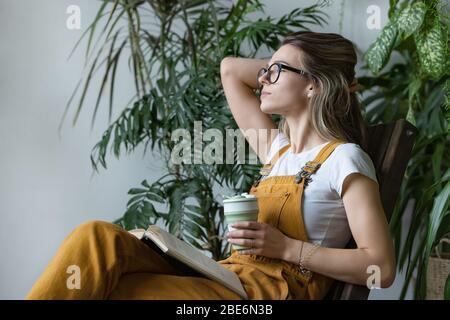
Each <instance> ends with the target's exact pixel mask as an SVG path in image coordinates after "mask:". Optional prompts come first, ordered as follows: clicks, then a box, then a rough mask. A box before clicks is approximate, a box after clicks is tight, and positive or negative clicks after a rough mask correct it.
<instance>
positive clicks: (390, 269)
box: [380, 260, 397, 289]
mask: <svg viewBox="0 0 450 320" xmlns="http://www.w3.org/2000/svg"><path fill="white" fill-rule="evenodd" d="M396 269H397V267H396V264H395V260H392V261H386V262H385V263H384V264H383V266H382V267H381V275H380V287H381V288H382V289H385V288H389V287H390V286H392V284H393V283H394V281H395V276H396V273H397V272H396Z"/></svg>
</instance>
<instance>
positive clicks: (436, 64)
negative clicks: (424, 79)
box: [414, 16, 448, 79]
mask: <svg viewBox="0 0 450 320" xmlns="http://www.w3.org/2000/svg"><path fill="white" fill-rule="evenodd" d="M446 29H447V28H446V27H445V26H443V25H442V23H441V21H440V19H439V16H436V17H435V19H434V21H432V22H431V23H430V24H427V25H424V26H423V27H422V28H421V29H420V31H419V32H418V33H416V34H414V36H415V37H414V38H415V42H416V45H417V53H418V55H419V60H420V64H421V68H422V70H423V72H424V73H426V74H427V75H429V76H431V77H433V78H435V79H436V78H439V77H440V76H441V75H442V74H444V72H446V71H447V66H448V61H447V58H448V53H447V43H448V39H447V30H446Z"/></svg>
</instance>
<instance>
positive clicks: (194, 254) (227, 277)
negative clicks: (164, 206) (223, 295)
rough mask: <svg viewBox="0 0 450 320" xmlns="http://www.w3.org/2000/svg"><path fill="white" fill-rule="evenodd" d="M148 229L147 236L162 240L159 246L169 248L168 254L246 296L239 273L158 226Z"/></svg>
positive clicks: (156, 240) (158, 240) (156, 241)
mask: <svg viewBox="0 0 450 320" xmlns="http://www.w3.org/2000/svg"><path fill="white" fill-rule="evenodd" d="M147 231H148V232H147V233H146V234H147V236H149V237H151V238H152V240H153V241H155V243H156V244H158V242H160V243H159V244H158V246H160V247H161V245H162V246H165V247H166V248H167V254H169V255H172V256H174V257H175V258H177V259H179V260H181V261H183V262H184V263H186V264H188V265H189V266H191V267H193V268H195V269H196V270H198V271H200V272H202V273H203V274H205V275H207V276H209V277H211V278H213V279H214V280H216V281H218V282H220V283H222V284H224V285H226V286H227V287H229V286H230V285H231V286H232V287H233V289H234V290H238V291H239V292H240V293H242V294H244V295H245V296H246V294H245V291H244V289H243V287H242V284H241V281H240V279H239V277H238V276H237V274H236V273H234V272H232V271H230V270H228V269H226V268H224V267H223V266H222V265H220V264H219V263H218V262H217V261H215V260H214V259H211V258H209V257H208V256H206V255H205V254H204V253H203V252H202V251H201V250H199V249H197V248H195V247H193V246H191V245H189V244H188V243H186V242H184V241H182V240H180V239H178V238H177V237H175V236H174V235H172V234H170V233H169V232H167V231H165V230H163V229H161V228H159V227H158V226H155V225H153V226H150V227H149V228H148V230H147ZM158 238H159V239H158ZM230 289H231V288H230Z"/></svg>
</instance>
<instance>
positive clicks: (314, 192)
mask: <svg viewBox="0 0 450 320" xmlns="http://www.w3.org/2000/svg"><path fill="white" fill-rule="evenodd" d="M327 143H328V142H327ZM327 143H324V144H321V145H318V146H316V147H314V148H312V149H310V150H306V151H304V152H301V153H297V154H293V153H292V147H290V148H289V149H288V150H287V151H286V152H285V153H284V154H283V155H282V156H281V157H280V158H279V159H278V161H277V162H276V163H275V165H274V166H273V168H272V171H271V172H270V174H269V176H268V177H271V176H279V175H295V174H297V173H298V172H299V171H300V170H301V168H302V167H303V166H304V165H305V164H306V162H307V161H312V160H314V158H315V157H316V156H317V154H318V153H319V152H320V150H321V149H322V148H323V147H324V146H326V145H327ZM286 144H289V139H288V138H287V137H286V136H285V135H284V134H283V133H281V132H279V133H278V135H277V136H276V137H275V139H274V140H273V142H272V145H271V147H270V150H269V153H268V159H269V160H270V159H272V157H273V156H274V154H275V153H276V152H277V151H279V150H280V149H281V148H282V147H283V146H285V145H286ZM354 172H358V173H361V174H363V175H365V176H367V177H369V178H371V179H372V180H374V181H375V182H377V183H378V180H377V177H376V171H375V168H374V165H373V162H372V160H371V158H370V157H369V155H368V154H367V153H366V152H364V150H363V149H361V147H360V146H359V145H357V144H355V143H344V144H341V145H339V146H337V147H336V149H335V150H334V151H333V152H332V153H331V154H330V156H329V157H328V158H327V159H326V160H325V162H324V163H323V164H322V165H321V167H320V168H319V169H318V170H317V171H316V172H315V173H314V174H313V175H311V178H312V181H311V182H310V183H309V184H308V186H307V187H306V188H305V192H304V195H303V220H304V223H305V228H306V232H307V234H308V238H309V241H311V242H313V243H317V244H319V245H321V246H325V247H330V248H344V247H345V246H346V245H347V243H348V241H349V240H350V237H351V230H350V227H349V224H348V220H347V215H346V212H345V207H344V203H343V201H342V198H341V196H342V184H343V182H344V180H345V178H346V177H347V176H348V175H349V174H351V173H354ZM264 179H266V178H263V180H264Z"/></svg>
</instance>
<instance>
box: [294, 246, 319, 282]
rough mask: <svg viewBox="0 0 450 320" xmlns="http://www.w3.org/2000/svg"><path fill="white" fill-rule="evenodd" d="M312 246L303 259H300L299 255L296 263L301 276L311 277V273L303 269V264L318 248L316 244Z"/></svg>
mask: <svg viewBox="0 0 450 320" xmlns="http://www.w3.org/2000/svg"><path fill="white" fill-rule="evenodd" d="M312 245H313V247H312V248H311V249H310V250H309V251H308V253H307V254H306V256H305V258H304V259H302V257H301V255H300V260H299V262H298V265H299V268H300V272H301V273H302V274H306V275H311V271H310V270H308V269H307V268H306V267H305V263H306V262H307V261H308V260H309V259H310V258H311V257H312V255H313V253H314V252H315V251H316V250H317V249H318V248H319V247H320V246H319V245H318V244H316V243H314V244H312ZM302 249H303V246H302Z"/></svg>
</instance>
